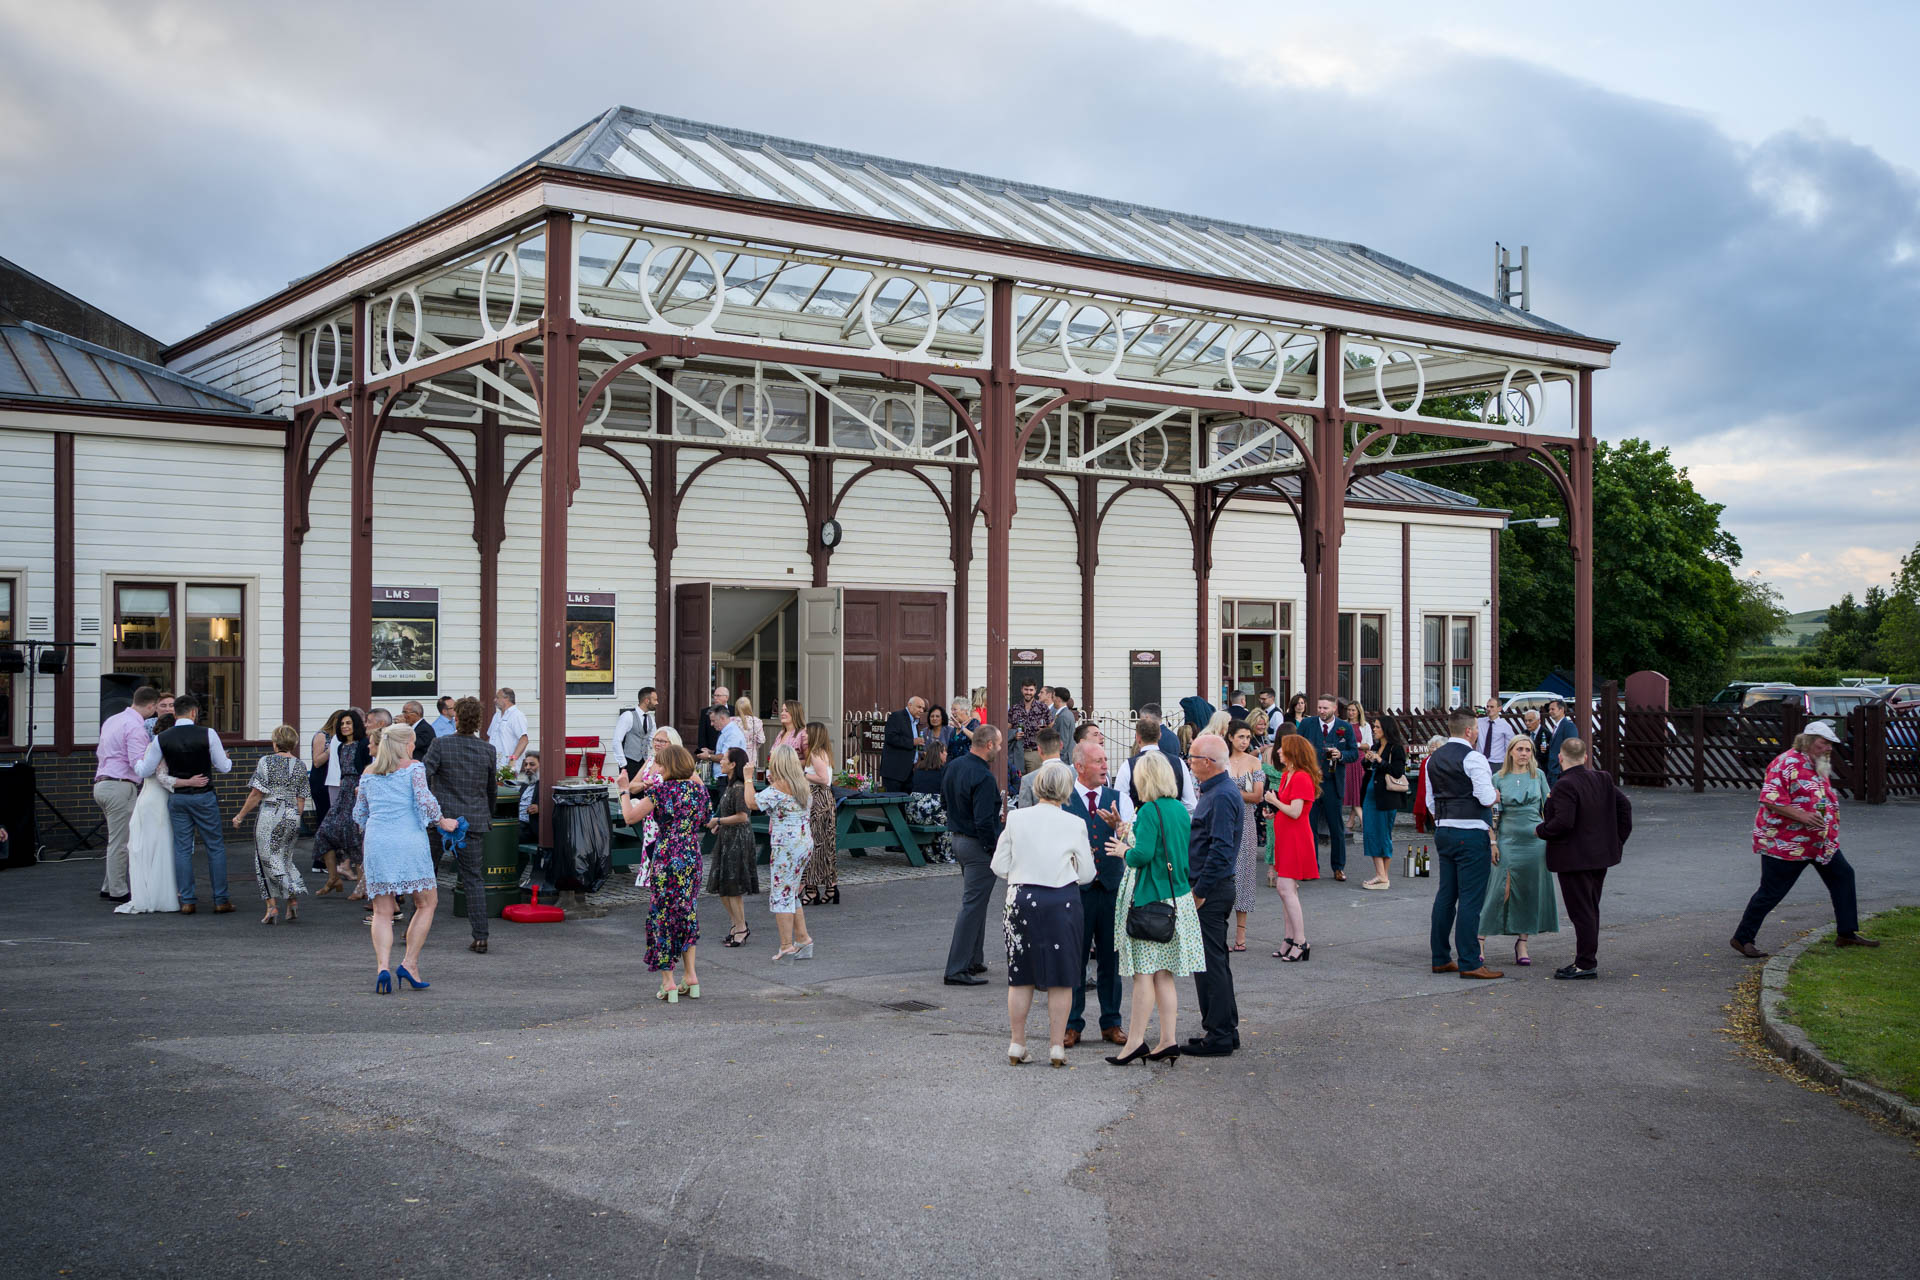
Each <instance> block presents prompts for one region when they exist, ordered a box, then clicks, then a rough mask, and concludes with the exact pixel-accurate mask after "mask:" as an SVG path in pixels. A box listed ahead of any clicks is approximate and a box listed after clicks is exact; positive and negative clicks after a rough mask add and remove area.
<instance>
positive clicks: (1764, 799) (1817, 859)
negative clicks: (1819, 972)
mask: <svg viewBox="0 0 1920 1280" xmlns="http://www.w3.org/2000/svg"><path fill="white" fill-rule="evenodd" d="M1839 741H1840V735H1839V734H1837V733H1835V732H1834V731H1833V725H1832V724H1830V723H1829V722H1827V721H1825V720H1815V721H1814V722H1813V723H1812V724H1809V725H1808V726H1807V727H1806V729H1805V731H1804V732H1802V733H1801V734H1800V736H1799V737H1797V738H1795V739H1794V740H1793V745H1792V746H1791V747H1789V748H1787V750H1785V751H1782V752H1781V753H1780V754H1779V755H1778V756H1776V757H1774V761H1773V763H1772V764H1770V765H1768V766H1767V777H1766V780H1765V781H1764V782H1762V783H1761V784H1760V809H1759V811H1758V812H1757V813H1755V814H1754V816H1753V851H1754V852H1755V853H1757V854H1759V855H1760V859H1761V861H1760V887H1759V888H1758V889H1756V890H1754V893H1753V897H1752V898H1751V899H1750V900H1749V901H1748V902H1747V912H1746V914H1745V915H1743V916H1741V917H1740V927H1739V928H1738V929H1735V930H1734V932H1733V937H1732V938H1731V939H1730V940H1729V941H1730V944H1731V945H1732V947H1733V949H1734V950H1735V951H1738V952H1739V953H1740V954H1741V955H1743V956H1747V957H1748V958H1750V959H1756V960H1757V959H1759V958H1760V957H1762V956H1764V955H1766V954H1767V953H1766V952H1764V951H1762V950H1760V948H1758V947H1756V946H1754V945H1753V940H1754V939H1755V938H1756V937H1758V936H1759V934H1760V923H1761V921H1763V920H1765V919H1766V918H1767V913H1768V912H1770V911H1772V910H1773V909H1774V908H1775V907H1777V906H1779V905H1780V903H1781V901H1782V900H1783V899H1785V898H1786V896H1787V893H1788V892H1789V891H1790V890H1791V889H1792V888H1793V885H1794V882H1795V881H1796V880H1798V879H1799V878H1800V873H1801V872H1802V871H1805V870H1806V869H1807V864H1808V863H1809V862H1811V863H1812V864H1813V869H1814V870H1815V871H1816V872H1818V873H1819V875H1820V879H1821V881H1822V883H1824V884H1825V885H1826V886H1827V893H1828V894H1829V895H1830V896H1831V897H1832V898H1833V918H1834V922H1835V923H1836V924H1838V925H1839V931H1838V936H1837V937H1835V938H1834V944H1835V945H1836V946H1842V947H1877V946H1879V945H1880V944H1879V943H1878V942H1875V941H1874V940H1873V939H1872V938H1863V937H1861V936H1860V932H1859V930H1860V909H1859V906H1858V903H1857V902H1856V900H1855V897H1854V889H1853V868H1852V867H1851V866H1849V865H1848V863H1847V858H1846V855H1845V854H1843V853H1841V852H1840V797H1839V796H1838V795H1837V794H1836V793H1835V792H1834V789H1833V782H1832V779H1831V776H1830V775H1831V774H1832V773H1833V748H1834V745H1835V744H1836V743H1838V742H1839Z"/></svg>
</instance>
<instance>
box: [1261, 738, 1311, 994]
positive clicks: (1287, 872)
mask: <svg viewBox="0 0 1920 1280" xmlns="http://www.w3.org/2000/svg"><path fill="white" fill-rule="evenodd" d="M1272 760H1273V763H1274V765H1275V766H1276V767H1277V768H1278V769H1279V770H1280V781H1279V782H1278V783H1276V784H1275V785H1274V787H1273V789H1272V790H1270V791H1269V792H1268V793H1267V799H1266V805H1267V807H1268V808H1269V809H1271V810H1272V811H1273V875H1274V882H1275V884H1276V885H1277V886H1278V888H1279V890H1280V906H1281V910H1282V911H1283V912H1284V913H1285V915H1286V924H1287V936H1286V945H1284V946H1282V947H1281V948H1280V950H1278V951H1276V952H1274V953H1273V958H1274V959H1276V960H1287V961H1296V960H1309V959H1311V958H1312V957H1313V948H1312V947H1309V946H1308V945H1307V918H1306V916H1305V915H1304V914H1303V913H1302V912H1301V910H1300V890H1299V884H1300V881H1302V880H1318V879H1319V878H1320V855H1319V853H1318V852H1316V851H1315V849H1314V846H1313V823H1312V822H1311V820H1309V819H1308V817H1307V814H1308V813H1309V812H1311V811H1312V809H1313V802H1314V800H1315V799H1316V798H1317V797H1318V796H1319V794H1320V762H1319V761H1318V760H1316V759H1314V755H1313V747H1312V746H1311V745H1310V744H1309V743H1308V742H1307V740H1306V739H1305V738H1303V737H1301V736H1300V735H1299V734H1297V733H1289V734H1287V735H1285V736H1284V737H1282V738H1281V739H1280V740H1279V741H1278V742H1276V743H1274V744H1273V751H1272Z"/></svg>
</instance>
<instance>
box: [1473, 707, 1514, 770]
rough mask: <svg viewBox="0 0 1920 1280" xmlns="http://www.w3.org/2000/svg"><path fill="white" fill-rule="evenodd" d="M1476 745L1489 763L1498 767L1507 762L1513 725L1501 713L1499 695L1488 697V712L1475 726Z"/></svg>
mask: <svg viewBox="0 0 1920 1280" xmlns="http://www.w3.org/2000/svg"><path fill="white" fill-rule="evenodd" d="M1473 735H1474V738H1475V742H1474V746H1475V748H1476V749H1477V750H1478V751H1479V752H1480V754H1481V755H1483V756H1485V757H1486V758H1487V763H1488V764H1490V765H1492V766H1493V767H1494V768H1496V769H1498V768H1500V767H1501V766H1502V765H1504V764H1505V763H1506V762H1507V744H1508V743H1510V742H1512V741H1513V726H1512V725H1510V724H1508V723H1507V722H1506V720H1505V719H1504V718H1502V716H1501V715H1500V699H1499V697H1498V695H1495V696H1494V697H1490V698H1488V699H1487V706H1486V714H1485V715H1483V716H1481V717H1480V721H1479V723H1478V724H1476V725H1474V727H1473Z"/></svg>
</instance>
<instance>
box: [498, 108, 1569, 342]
mask: <svg viewBox="0 0 1920 1280" xmlns="http://www.w3.org/2000/svg"><path fill="white" fill-rule="evenodd" d="M530 163H539V164H546V165H552V166H556V167H559V168H565V169H578V170H584V171H588V172H593V173H611V174H620V175H624V176H627V177H632V178H639V179H644V180H646V181H649V182H660V183H667V184H670V185H673V186H680V187H689V188H697V189H699V190H704V191H713V192H720V193H723V194H728V195H734V196H739V197H743V198H745V199H749V200H762V201H766V202H768V203H772V204H783V205H797V206H800V207H803V208H809V209H816V210H820V211H823V212H832V213H840V214H856V215H861V216H865V217H871V218H882V219H886V220H888V221H893V222H901V223H906V224H908V225H911V226H917V227H927V228H931V229H934V230H942V231H956V232H964V233H968V234H972V235H980V236H988V237H991V238H993V239H997V240H1003V241H1007V242H1010V243H1014V244H1025V245H1039V246H1044V247H1046V248H1049V249H1057V250H1063V251H1066V252H1069V253H1076V254H1085V255H1090V256H1093V257H1099V258H1106V259H1110V260H1113V261H1116V262H1126V263H1136V264H1141V265H1145V266H1151V267H1157V268H1164V269H1169V270H1174V271H1181V272H1186V273H1189V274H1198V275H1204V276H1212V277H1216V278H1219V279H1224V280H1254V281H1260V282H1262V283H1265V284H1269V285H1276V286H1281V287H1284V288H1290V289H1300V290H1304V291H1307V292H1312V293H1318V294H1325V295H1328V296H1331V297H1336V298H1345V299H1351V300H1356V301H1364V302H1369V303H1374V304H1377V305H1382V306H1390V307H1398V308H1403V309H1407V310H1412V311H1419V312H1425V313H1428V314H1431V315H1436V316H1449V317H1456V318H1459V319H1466V320H1474V321H1480V322H1493V323H1498V324H1505V325H1511V326H1514V327H1517V328H1521V329H1531V330H1534V331H1537V332H1541V333H1550V334H1564V335H1570V336H1575V337H1577V336H1580V335H1578V334H1576V333H1574V331H1573V330H1571V329H1567V328H1564V327H1563V326H1560V325H1556V324H1554V323H1552V322H1551V321H1548V320H1544V319H1542V318H1541V317H1539V316H1537V315H1534V314H1533V313H1532V312H1529V311H1522V310H1520V309H1519V308H1517V307H1512V306H1508V305H1505V304H1503V303H1499V302H1496V301H1494V300H1493V299H1492V298H1490V297H1488V296H1486V295H1485V294H1482V293H1477V292H1475V291H1474V290H1472V289H1468V288H1464V287H1463V286H1461V285H1458V284H1454V283H1453V282H1451V281H1449V280H1444V279H1442V278H1440V277H1439V276H1436V275H1434V274H1432V273H1431V272H1428V271H1422V270H1421V269H1419V268H1418V267H1414V266H1410V265H1408V264H1407V263H1404V262H1401V261H1399V260H1398V259H1395V258H1390V257H1388V256H1386V255H1385V254H1381V253H1376V252H1375V251H1373V250H1372V249H1369V248H1367V247H1366V246H1364V245H1358V244H1351V243H1348V242H1345V241H1339V240H1323V239H1320V238H1318V237H1315V236H1303V235H1295V234H1292V233H1290V232H1285V231H1274V230H1271V229H1268V228H1265V227H1254V226H1248V225H1245V224H1243V223H1238V222H1226V221H1222V220H1220V219H1217V218H1204V217H1196V216H1193V215H1190V214H1184V213H1175V212H1172V211H1170V210H1166V209H1156V208H1151V207H1148V206H1144V205H1136V204H1129V203H1126V202H1124V201H1119V200H1106V199H1101V198H1098V197H1094V196H1088V195H1081V194H1078V193H1075V192H1071V191H1060V190H1055V189H1054V188H1051V187H1041V186H1035V185H1033V184H1031V183H1025V182H1010V181H1008V180H1006V179H1004V178H990V177H986V176H983V175H981V174H974V173H964V172H960V171H958V170H954V169H943V168H936V167H931V166H927V165H919V164H911V163H909V162H907V161H903V160H892V159H889V158H887V157H885V156H876V155H868V154H866V153H863V152H858V151H846V150H842V149H839V148H834V147H820V146H815V145H814V144H812V143H808V142H798V141H795V140H793V139H791V138H779V137H773V136H770V135H767V134H760V133H748V132H745V131H743V130H739V129H729V128H725V127H723V126H720V125H711V124H702V123H700V122H699V121H695V120H682V119H678V118H676V117H673V116H662V115H655V114H653V113H651V112H646V111H639V110H636V109H634V108H632V107H615V108H613V109H612V110H610V111H608V112H607V113H606V114H605V115H603V116H601V117H600V118H599V119H598V120H597V121H588V122H587V123H586V124H584V125H582V126H580V127H579V128H577V129H574V130H572V131H571V132H569V133H568V135H567V136H566V137H565V138H563V139H561V140H560V141H559V142H558V143H556V144H554V145H553V146H552V147H549V148H548V149H547V150H545V151H543V152H541V153H540V154H539V155H537V156H535V157H534V158H533V160H532V161H530ZM519 167H520V168H524V167H525V166H519ZM517 171H518V169H517V168H516V170H514V172H517Z"/></svg>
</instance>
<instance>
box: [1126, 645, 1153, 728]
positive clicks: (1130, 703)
mask: <svg viewBox="0 0 1920 1280" xmlns="http://www.w3.org/2000/svg"><path fill="white" fill-rule="evenodd" d="M1148 703H1153V704H1155V705H1159V704H1160V651H1159V650H1158V649H1130V650H1128V651H1127V710H1129V711H1131V712H1135V713H1138V712H1139V710H1140V708H1141V707H1144V706H1146V705H1147V704H1148Z"/></svg>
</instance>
